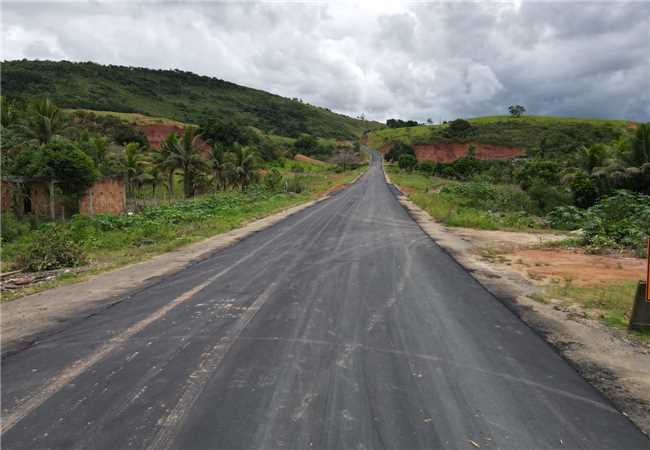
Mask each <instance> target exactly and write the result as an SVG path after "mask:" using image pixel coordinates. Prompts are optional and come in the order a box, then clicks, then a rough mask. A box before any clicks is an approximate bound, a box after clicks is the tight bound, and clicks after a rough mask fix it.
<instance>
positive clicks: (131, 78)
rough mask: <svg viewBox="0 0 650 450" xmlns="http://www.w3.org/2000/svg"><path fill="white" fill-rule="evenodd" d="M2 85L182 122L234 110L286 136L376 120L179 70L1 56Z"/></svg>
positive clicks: (343, 133) (356, 131)
mask: <svg viewBox="0 0 650 450" xmlns="http://www.w3.org/2000/svg"><path fill="white" fill-rule="evenodd" d="M2 91H3V95H5V96H7V97H9V98H14V99H26V98H30V97H42V96H48V97H49V98H50V99H51V100H52V101H53V102H55V103H56V104H58V105H59V106H61V107H63V108H73V109H90V110H95V111H115V112H123V113H140V114H145V115H148V116H160V117H166V118H170V119H173V120H176V121H180V122H189V123H200V122H201V121H203V120H205V119H211V118H215V117H216V118H219V117H224V118H230V117H233V116H235V117H238V118H240V119H241V120H242V122H244V123H246V124H248V125H251V126H254V127H256V128H259V129H260V130H263V131H265V132H267V133H271V134H277V135H283V136H292V137H296V136H298V135H300V134H301V133H309V134H313V135H316V136H321V137H328V138H338V139H350V138H355V137H358V136H360V135H361V134H362V133H363V132H364V131H365V130H367V129H373V128H376V127H377V126H378V125H379V124H378V123H376V122H370V121H362V120H358V119H354V118H351V117H348V116H345V115H342V114H337V113H334V112H332V111H330V110H328V109H325V108H320V107H317V106H313V105H310V104H307V103H303V102H302V101H300V100H298V99H289V98H285V97H281V96H279V95H275V94H271V93H269V92H265V91H261V90H257V89H252V88H249V87H245V86H240V85H238V84H235V83H231V82H228V81H224V80H220V79H218V78H211V77H207V76H201V75H197V74H194V73H191V72H184V71H180V70H153V69H145V68H137V67H124V66H113V65H110V66H104V65H100V64H95V63H91V62H86V63H72V62H67V61H58V62H55V61H29V60H21V61H7V62H3V63H2Z"/></svg>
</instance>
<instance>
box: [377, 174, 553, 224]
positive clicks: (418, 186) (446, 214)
mask: <svg viewBox="0 0 650 450" xmlns="http://www.w3.org/2000/svg"><path fill="white" fill-rule="evenodd" d="M387 170H388V173H389V175H390V178H391V180H392V181H393V183H395V184H397V185H398V186H399V187H400V188H401V189H402V190H403V191H405V193H407V194H408V196H409V198H410V199H411V200H413V202H414V203H415V204H416V205H418V206H419V207H420V208H422V209H424V210H425V211H426V212H428V213H429V215H431V217H433V218H434V219H435V220H437V221H439V222H441V223H443V224H445V225H448V226H452V227H465V228H477V229H481V230H518V231H532V230H533V229H539V228H540V227H541V226H542V224H541V221H540V220H539V218H535V217H534V216H532V215H530V214H528V213H527V212H525V211H518V210H516V208H510V207H509V201H508V199H512V198H514V197H513V194H514V192H516V191H517V188H515V187H513V186H509V185H495V186H494V189H495V190H496V191H497V192H499V193H500V195H503V199H504V200H505V201H502V202H501V203H502V204H501V205H499V204H495V203H489V204H488V203H487V202H486V201H485V200H486V199H483V198H472V197H467V196H465V195H461V194H457V193H453V192H445V190H444V189H442V188H444V187H445V186H447V187H452V186H459V185H462V183H461V182H458V181H451V180H446V179H443V178H436V177H429V176H426V175H421V174H419V173H416V172H405V171H401V170H399V169H397V168H396V167H394V166H387ZM441 189H442V192H440V190H441ZM510 203H512V206H513V207H514V205H515V203H514V202H510ZM483 205H485V206H488V205H489V206H491V207H492V209H491V210H490V209H485V206H483Z"/></svg>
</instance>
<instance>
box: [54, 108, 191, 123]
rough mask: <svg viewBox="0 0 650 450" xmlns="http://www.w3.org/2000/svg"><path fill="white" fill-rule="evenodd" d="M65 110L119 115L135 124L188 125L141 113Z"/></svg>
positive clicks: (103, 115) (118, 116)
mask: <svg viewBox="0 0 650 450" xmlns="http://www.w3.org/2000/svg"><path fill="white" fill-rule="evenodd" d="M63 111H64V112H67V113H75V112H85V113H92V114H95V115H96V116H100V117H106V116H110V117H117V118H118V119H120V120H122V121H124V122H127V123H130V124H133V125H177V126H180V127H185V126H187V125H188V124H187V123H185V122H179V121H177V120H172V119H167V118H165V117H153V116H147V115H144V114H140V113H125V112H116V111H94V110H91V109H83V108H78V109H71V108H67V109H66V108H64V109H63Z"/></svg>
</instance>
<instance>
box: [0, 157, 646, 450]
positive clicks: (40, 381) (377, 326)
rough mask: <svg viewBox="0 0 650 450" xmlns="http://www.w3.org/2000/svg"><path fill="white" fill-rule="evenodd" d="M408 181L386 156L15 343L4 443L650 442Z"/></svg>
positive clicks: (584, 445)
mask: <svg viewBox="0 0 650 450" xmlns="http://www.w3.org/2000/svg"><path fill="white" fill-rule="evenodd" d="M395 195H396V193H395V192H394V190H393V189H392V188H391V187H390V186H389V185H387V184H386V182H385V180H384V177H383V173H382V167H381V162H380V160H379V158H378V157H377V156H376V155H374V156H373V161H372V163H371V167H370V168H369V170H368V172H367V173H366V174H365V175H363V176H362V177H361V178H360V179H359V181H357V183H355V184H354V185H353V186H351V187H349V188H347V189H345V190H342V191H340V192H339V193H337V194H336V195H334V196H333V197H332V198H330V199H328V200H326V201H323V202H320V203H317V204H315V205H314V206H312V207H310V208H307V209H305V210H303V211H301V212H300V213H298V214H295V215H293V216H291V217H289V218H288V219H286V220H284V221H282V222H280V223H278V224H276V225H273V226H272V227H270V228H267V229H265V230H263V231H261V232H259V233H257V234H254V235H252V236H250V237H248V238H246V239H244V240H242V241H241V242H239V243H237V244H236V245H233V246H231V247H229V248H227V249H225V250H221V251H219V252H218V253H216V254H214V255H213V256H212V257H210V258H208V259H205V260H202V261H200V262H197V263H196V264H194V265H192V266H191V267H189V268H187V269H185V270H183V271H181V272H179V273H177V274H175V275H173V276H169V277H166V278H165V279H163V280H160V281H159V282H157V283H155V284H153V285H151V286H149V287H148V288H146V289H144V290H141V291H139V292H135V293H133V294H132V295H129V296H127V297H125V298H124V299H123V300H122V301H120V302H119V303H117V304H115V305H113V306H112V307H110V308H106V309H103V310H100V311H97V312H96V313H95V314H93V315H91V316H90V317H87V318H85V319H83V320H79V321H75V322H74V323H72V324H70V325H66V326H65V327H63V328H62V329H61V331H60V332H58V333H56V334H53V335H50V336H49V337H47V338H45V339H43V340H41V341H39V342H37V343H36V344H35V345H33V346H31V347H29V348H27V349H24V350H22V351H20V352H17V353H14V354H11V355H9V356H8V357H6V358H5V359H4V360H3V361H2V448H3V449H6V450H10V449H16V450H18V449H96V450H101V449H111V450H114V449H128V448H134V449H184V450H185V449H186V450H191V449H224V450H239V449H251V450H252V449H259V450H261V449H332V450H334V449H355V450H359V449H395V450H416V449H427V450H430V449H476V448H481V449H512V450H526V449H531V450H533V449H535V450H541V449H585V450H597V449H630V450H631V449H644V450H647V449H649V448H650V441H649V440H648V438H646V437H645V436H644V435H643V434H642V433H641V432H640V431H638V429H637V428H636V427H635V426H634V425H633V424H632V423H631V422H630V421H629V420H628V419H627V418H626V417H625V416H623V415H622V414H620V413H619V412H617V411H616V409H615V408H614V407H613V406H612V404H611V403H610V402H609V401H607V400H606V399H605V398H604V397H603V396H602V395H601V394H600V393H599V392H598V391H596V390H595V389H594V388H593V387H592V386H590V385H589V384H588V383H587V382H585V381H584V380H583V379H582V378H581V377H580V376H579V375H578V374H577V373H576V371H575V370H574V369H573V368H572V367H571V366H569V364H568V363H567V362H566V361H564V360H563V359H562V358H561V357H560V356H558V354H556V352H555V351H554V350H553V349H552V348H551V347H549V346H548V345H547V344H546V343H545V342H544V341H543V339H541V338H540V337H539V336H538V335H537V334H535V332H534V331H532V330H531V329H530V328H528V327H527V326H526V325H525V324H524V323H522V322H521V321H520V320H519V319H518V318H517V317H515V315H513V314H512V313H511V312H510V311H509V310H508V309H507V308H506V307H505V306H504V305H503V304H502V303H500V302H499V301H498V300H497V299H495V298H494V297H493V296H492V295H491V294H490V293H488V292H487V291H486V290H484V289H483V288H482V287H481V286H480V285H479V284H478V283H477V282H476V281H475V280H474V279H473V278H472V277H471V276H470V275H469V274H468V273H467V272H466V271H465V270H464V269H463V268H462V267H460V266H459V265H458V264H456V262H455V261H454V260H453V259H451V258H450V257H449V256H448V255H447V254H446V253H444V252H443V251H442V250H441V249H440V248H439V247H438V246H437V245H436V244H435V243H434V242H433V241H432V240H431V239H429V238H428V237H427V235H425V234H424V233H423V232H422V231H421V230H420V229H419V227H418V226H417V225H416V223H415V222H414V221H413V220H412V219H411V218H410V217H409V216H408V215H407V213H406V212H405V211H404V209H403V208H402V206H401V205H400V204H399V203H398V201H397V200H396V198H395ZM18 301H20V300H18Z"/></svg>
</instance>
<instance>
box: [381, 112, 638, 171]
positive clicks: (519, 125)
mask: <svg viewBox="0 0 650 450" xmlns="http://www.w3.org/2000/svg"><path fill="white" fill-rule="evenodd" d="M468 121H469V123H470V124H471V125H472V130H471V131H470V132H469V133H467V135H464V136H450V135H449V133H448V132H447V130H448V126H447V125H420V126H416V127H407V128H384V129H381V130H374V131H371V132H370V133H369V134H368V145H369V146H370V147H372V148H377V149H380V150H385V149H388V148H389V147H390V145H392V144H394V143H398V142H401V143H404V144H409V145H413V146H415V148H416V149H418V148H421V149H422V150H420V153H421V154H422V155H426V157H424V158H423V159H430V160H434V161H438V162H448V161H450V160H452V159H450V158H452V157H455V158H457V157H459V156H462V154H464V152H462V154H461V147H459V144H465V145H464V148H465V150H466V149H467V148H466V147H467V146H468V145H467V144H469V143H473V144H474V145H475V146H476V147H477V153H478V155H477V156H479V158H481V159H500V158H503V157H504V155H506V154H508V155H510V156H511V157H514V156H518V155H519V154H521V153H522V152H524V153H528V152H531V151H547V152H548V154H547V155H545V156H546V157H550V158H562V157H564V156H567V155H569V154H571V153H572V152H573V151H575V150H576V149H577V148H579V147H580V146H583V145H584V146H589V145H592V144H595V143H602V142H612V141H615V140H617V139H619V138H620V137H621V136H623V135H625V134H626V133H631V132H633V130H634V128H635V126H636V124H635V123H633V122H629V121H625V120H605V119H580V118H572V117H552V116H524V117H519V118H512V117H509V116H490V117H479V118H475V119H469V120H468ZM420 146H422V147H420ZM427 148H428V150H425V149H427ZM452 155H453V156H452ZM418 156H419V155H418ZM418 159H420V158H418Z"/></svg>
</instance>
